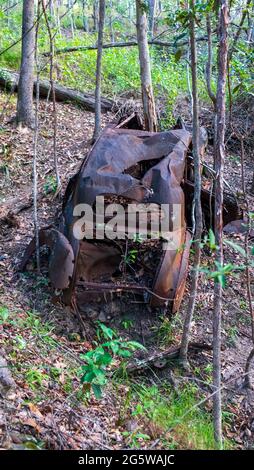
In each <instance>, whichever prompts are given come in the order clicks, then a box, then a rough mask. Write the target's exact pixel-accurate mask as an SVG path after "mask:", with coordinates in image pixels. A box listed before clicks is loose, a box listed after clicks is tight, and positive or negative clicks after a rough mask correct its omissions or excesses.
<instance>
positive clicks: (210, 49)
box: [206, 13, 216, 109]
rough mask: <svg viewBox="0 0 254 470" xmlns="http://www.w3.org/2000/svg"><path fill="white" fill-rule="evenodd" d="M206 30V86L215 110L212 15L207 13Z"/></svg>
mask: <svg viewBox="0 0 254 470" xmlns="http://www.w3.org/2000/svg"><path fill="white" fill-rule="evenodd" d="M206 29H207V45H208V51H207V56H208V57H207V64H206V84H207V91H208V95H209V98H210V99H211V101H212V103H213V106H214V109H215V107H216V96H215V94H214V93H213V90H212V84H211V82H212V66H213V46H212V28H211V15H210V13H207V16H206Z"/></svg>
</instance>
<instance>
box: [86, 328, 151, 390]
mask: <svg viewBox="0 0 254 470" xmlns="http://www.w3.org/2000/svg"><path fill="white" fill-rule="evenodd" d="M97 337H98V339H99V340H101V339H102V338H103V339H104V340H106V342H104V343H102V344H100V345H97V346H96V347H95V348H94V349H93V350H92V351H89V352H87V353H86V354H81V356H80V357H81V359H83V360H84V362H85V364H84V365H82V366H81V371H80V373H81V383H82V384H83V388H84V390H85V391H87V392H88V393H90V390H91V389H92V391H93V393H94V395H95V397H96V398H101V396H102V388H103V387H104V386H105V385H106V384H107V382H108V368H109V366H111V365H112V364H113V363H114V361H115V360H116V359H120V360H123V359H127V358H130V357H131V356H132V354H133V352H134V351H136V350H137V349H145V348H144V346H142V345H141V344H139V343H136V342H135V341H125V340H124V339H122V338H121V337H120V338H118V337H117V336H116V333H115V332H114V331H113V330H112V329H111V328H108V327H107V326H106V325H104V324H102V323H99V324H98V330H97Z"/></svg>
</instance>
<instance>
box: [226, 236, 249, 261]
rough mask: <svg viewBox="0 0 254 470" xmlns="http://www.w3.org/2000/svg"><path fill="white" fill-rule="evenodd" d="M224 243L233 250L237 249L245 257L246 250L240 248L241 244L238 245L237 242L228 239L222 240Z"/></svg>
mask: <svg viewBox="0 0 254 470" xmlns="http://www.w3.org/2000/svg"><path fill="white" fill-rule="evenodd" d="M224 243H225V244H226V245H229V246H231V248H233V249H234V250H235V251H237V252H238V253H240V254H241V255H243V256H244V257H245V258H246V251H245V250H244V248H242V246H240V245H238V244H237V243H234V242H232V241H230V240H224Z"/></svg>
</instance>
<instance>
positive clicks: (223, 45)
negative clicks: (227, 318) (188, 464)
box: [213, 0, 229, 449]
mask: <svg viewBox="0 0 254 470" xmlns="http://www.w3.org/2000/svg"><path fill="white" fill-rule="evenodd" d="M228 22H229V19H228V0H220V1H219V23H218V26H219V28H218V35H219V50H218V82H217V95H216V115H215V147H214V165H215V175H216V177H215V178H216V179H215V217H214V233H215V241H216V246H217V250H216V254H215V259H216V262H217V263H218V266H223V262H224V258H223V236H222V233H223V232H222V230H223V220H222V211H223V182H224V181H223V177H224V161H225V114H226V98H225V95H226V81H227V60H228V37H227V36H228ZM221 309H222V285H221V282H219V280H217V282H215V284H214V312H213V387H214V391H215V392H216V393H215V394H214V397H213V421H214V437H215V441H216V444H217V447H218V448H219V449H221V448H222V420H221Z"/></svg>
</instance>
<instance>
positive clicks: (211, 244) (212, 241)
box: [208, 228, 216, 250]
mask: <svg viewBox="0 0 254 470" xmlns="http://www.w3.org/2000/svg"><path fill="white" fill-rule="evenodd" d="M208 240H209V247H210V250H216V241H215V235H214V233H213V231H212V229H211V228H210V229H209V232H208Z"/></svg>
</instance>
